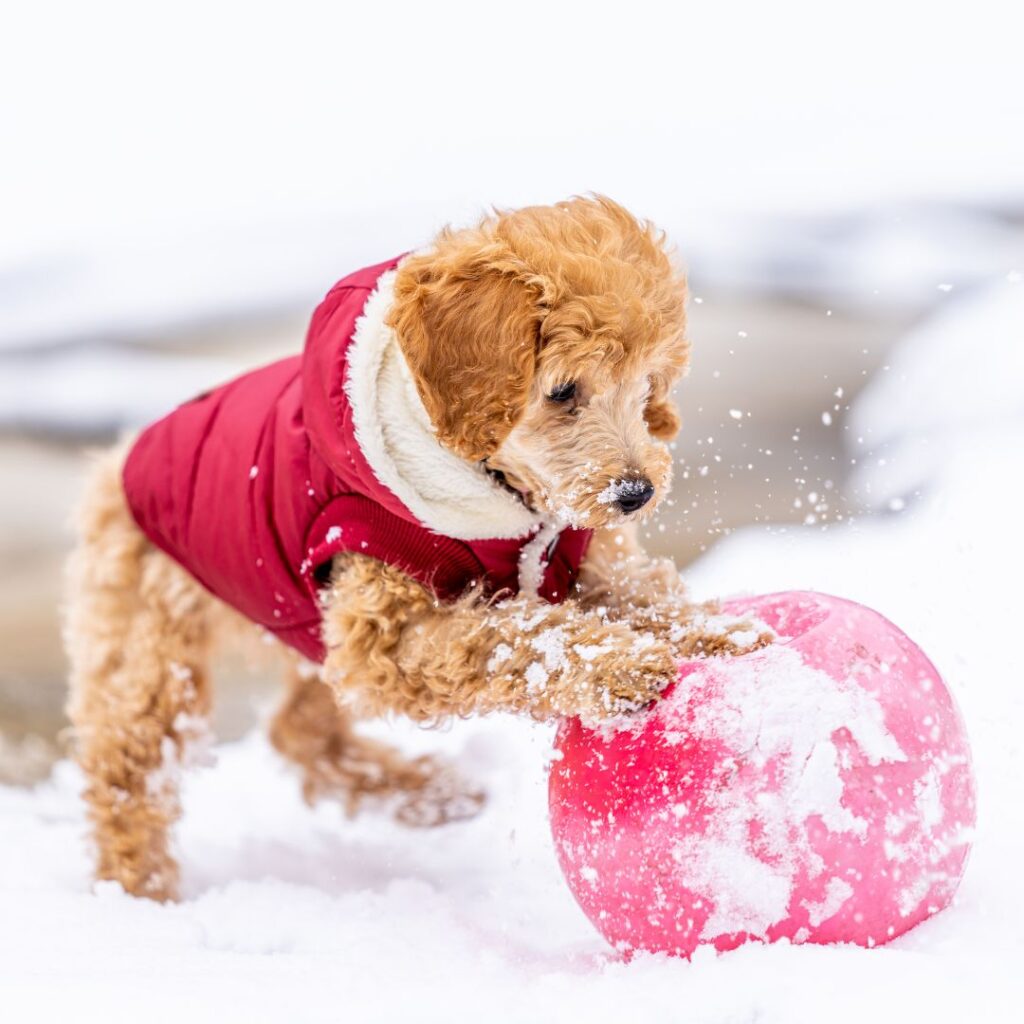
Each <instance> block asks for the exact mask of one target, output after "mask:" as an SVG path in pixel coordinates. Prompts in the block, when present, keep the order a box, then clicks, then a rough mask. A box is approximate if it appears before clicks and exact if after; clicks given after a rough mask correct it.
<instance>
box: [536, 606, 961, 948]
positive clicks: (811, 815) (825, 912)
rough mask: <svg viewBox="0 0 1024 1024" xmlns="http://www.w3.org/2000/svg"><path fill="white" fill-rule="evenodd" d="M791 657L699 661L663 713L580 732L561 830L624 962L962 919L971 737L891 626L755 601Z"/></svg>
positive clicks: (574, 731) (566, 775)
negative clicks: (646, 954) (955, 903)
mask: <svg viewBox="0 0 1024 1024" xmlns="http://www.w3.org/2000/svg"><path fill="white" fill-rule="evenodd" d="M726 611H727V612H729V613H731V614H750V615H754V616H757V617H758V618H760V619H761V620H762V621H763V622H765V623H767V624H768V625H769V626H771V627H772V628H773V629H774V630H775V631H776V633H777V634H778V639H777V640H776V642H775V643H774V644H772V645H771V646H769V647H766V648H763V649H761V650H758V651H754V652H752V653H750V654H746V655H743V656H740V657H736V658H713V659H707V660H692V661H687V662H684V663H683V664H682V665H681V666H680V670H679V678H678V680H677V681H676V682H675V683H674V684H673V686H672V687H670V689H669V690H668V691H666V693H665V696H664V698H663V699H662V700H661V701H660V702H659V703H658V704H657V705H655V706H654V707H653V708H652V709H651V710H650V711H649V712H646V713H643V714H641V715H637V716H634V717H632V718H630V719H623V720H622V722H620V723H617V724H616V725H615V726H609V725H604V726H601V727H597V728H588V727H587V726H585V725H583V724H582V723H581V722H580V721H579V720H577V719H571V720H568V721H565V722H563V723H562V725H561V727H560V729H559V731H558V737H557V740H556V750H557V753H556V760H555V762H554V764H553V767H552V770H551V778H550V789H549V802H550V811H551V828H552V833H553V835H554V840H555V849H556V851H557V854H558V859H559V862H560V864H561V866H562V871H563V872H564V873H565V877H566V879H567V881H568V883H569V887H570V888H571V889H572V892H573V894H574V895H575V897H576V900H577V901H578V902H579V904H580V906H581V907H582V908H583V910H584V912H585V913H586V914H587V916H588V917H589V918H590V920H591V921H592V922H593V923H594V925H595V926H596V927H597V929H598V930H599V931H600V932H601V934H602V935H604V936H605V938H606V939H608V941H609V942H611V943H612V944H613V945H614V946H615V947H616V948H617V949H619V950H621V951H623V952H630V951H633V950H637V949H644V950H651V951H660V952H666V953H674V954H678V955H682V956H689V955H690V954H691V953H692V952H693V951H694V950H695V949H696V948H697V947H698V946H699V945H702V944H705V943H708V944H712V945H714V946H715V947H716V948H717V949H720V950H724V949H732V948H734V947H736V946H738V945H739V944H741V943H742V942H745V941H747V940H748V939H762V940H766V941H769V942H774V941H777V940H778V939H789V940H791V941H792V942H816V943H829V942H855V943H858V944H859V945H862V946H872V945H876V944H879V943H882V942H886V941H888V940H889V939H891V938H894V937H895V936H897V935H900V934H902V933H903V932H905V931H907V930H908V929H909V928H912V927H913V926H914V925H916V924H918V923H919V922H921V921H923V920H924V919H925V918H927V917H929V916H931V915H932V914H934V913H936V912H937V911H939V910H941V909H942V908H943V907H945V906H946V905H947V904H948V903H949V902H950V900H951V899H952V898H953V894H954V892H955V891H956V888H957V885H958V884H959V881H960V877H961V875H962V874H963V870H964V865H965V862H966V860H967V854H968V851H969V849H970V841H971V834H972V830H973V827H974V780H973V777H972V773H971V759H970V750H969V747H968V744H967V736H966V734H965V731H964V724H963V720H962V719H961V717H960V714H959V712H958V710H957V708H956V705H955V704H954V702H953V699H952V697H951V695H950V693H949V691H948V690H947V689H946V687H945V685H944V684H943V682H942V679H941V678H940V676H939V674H938V672H937V671H936V670H935V667H934V665H932V663H931V662H930V661H929V660H928V658H927V657H926V656H925V655H924V653H923V652H922V651H921V650H920V648H918V647H917V646H916V645H915V644H914V643H913V642H912V641H911V640H909V639H908V638H907V637H906V636H905V635H904V634H903V633H902V632H900V630H899V629H897V628H896V627H895V626H894V625H893V624H892V623H891V622H889V621H888V620H887V619H885V618H883V617H882V616H881V615H879V614H878V613H877V612H873V611H871V610H870V609H868V608H865V607H863V606H862V605H858V604H855V603H853V602H852V601H844V600H842V599H841V598H836V597H828V596H826V595H824V594H815V593H804V592H792V593H781V594H771V595H768V596H766V597H759V598H752V599H749V600H743V601H736V602H733V603H732V604H730V605H729V606H727V608H726Z"/></svg>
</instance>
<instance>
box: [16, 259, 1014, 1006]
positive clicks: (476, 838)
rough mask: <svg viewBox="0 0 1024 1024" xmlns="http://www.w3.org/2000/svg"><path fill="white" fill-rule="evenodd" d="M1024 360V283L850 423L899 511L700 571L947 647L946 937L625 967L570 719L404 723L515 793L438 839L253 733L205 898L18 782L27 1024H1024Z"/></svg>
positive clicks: (231, 785) (76, 810)
mask: <svg viewBox="0 0 1024 1024" xmlns="http://www.w3.org/2000/svg"><path fill="white" fill-rule="evenodd" d="M1022 345H1024V285H1022V284H1021V283H1020V282H1019V278H1018V277H1017V276H1016V275H1011V277H1010V279H1009V280H1007V279H1005V278H1004V279H1000V280H999V281H997V282H996V283H994V284H993V285H992V286H991V288H990V289H989V290H988V291H987V292H985V293H981V294H979V295H977V296H976V297H974V298H973V299H969V300H967V301H964V302H962V303H960V304H959V305H958V306H953V307H951V308H950V309H949V311H948V312H947V313H945V314H944V315H943V316H942V317H941V318H939V319H937V320H936V321H934V322H933V323H931V324H926V325H925V326H924V327H922V328H919V329H918V330H917V331H916V332H915V334H914V335H913V336H911V337H910V338H908V339H907V340H906V341H905V343H904V344H903V345H902V346H901V347H900V349H899V350H898V351H897V352H896V354H895V356H894V359H893V361H892V365H891V369H890V370H889V371H888V372H887V373H885V374H883V375H882V376H881V377H880V378H879V379H878V380H876V381H875V383H874V384H873V386H872V387H871V389H869V391H868V392H866V393H865V395H864V397H863V399H862V401H861V402H860V404H859V406H858V407H857V408H855V409H854V411H853V414H852V417H851V420H850V432H851V438H850V447H851V453H853V455H854V457H856V458H857V459H858V464H859V466H860V475H859V476H858V478H857V479H858V486H859V487H861V488H863V489H864V493H865V494H870V495H871V497H873V498H874V499H875V500H876V503H877V505H878V507H879V515H878V516H876V517H869V518H865V519H862V520H861V521H859V522H858V523H853V524H847V525H845V526H842V527H836V526H832V527H831V528H829V529H827V530H819V528H818V527H816V526H813V525H808V526H806V527H804V528H800V529H796V530H793V529H790V530H788V531H783V530H780V529H778V528H775V529H771V528H766V529H757V530H749V531H747V532H745V533H742V534H739V535H736V536H734V537H732V538H731V539H729V540H728V541H725V542H723V543H722V544H720V545H719V546H718V547H717V548H716V549H714V550H713V551H712V552H711V554H710V555H708V556H707V557H706V558H705V559H704V560H703V561H702V562H700V563H699V564H698V565H697V566H696V568H695V570H694V573H693V576H692V581H693V584H694V586H695V588H696V589H697V590H698V592H700V593H702V594H706V593H723V592H736V591H768V590H774V589H782V588H789V587H793V588H796V587H800V588H804V587H814V588H818V589H821V590H826V591H832V592H835V593H839V594H843V595H845V596H848V597H852V598H855V599H859V600H862V601H864V602H865V603H867V604H870V605H873V606H874V607H876V608H878V609H879V610H881V611H883V612H884V613H886V614H888V615H889V616H890V617H891V618H893V619H895V620H896V621H897V622H898V623H899V624H900V625H902V626H903V627H904V628H905V629H906V630H907V631H908V632H909V633H910V634H911V636H913V637H915V638H916V639H917V640H918V641H919V642H920V643H921V644H922V645H923V646H924V647H925V648H926V650H928V651H929V652H930V653H931V654H932V655H933V656H934V658H935V660H936V662H937V663H938V665H939V666H940V668H941V669H942V671H943V672H944V674H945V675H946V677H947V679H948V680H949V682H950V685H951V687H952V688H953V689H954V691H955V693H956V694H957V696H958V699H959V700H960V702H961V705H962V708H963V710H964V712H965V715H966V718H967V722H968V728H969V731H970V734H971V737H972V740H973V745H974V750H975V758H976V768H977V773H978V781H979V794H980V818H979V830H978V838H977V843H976V848H975V852H974V855H973V858H972V860H971V862H970V865H969V867H968V871H967V875H966V879H965V881H964V884H963V887H962V890H961V894H960V896H959V898H958V900H957V902H956V904H955V905H954V906H953V907H952V908H951V909H949V910H948V911H946V912H944V913H943V914H941V915H939V916H938V917H937V918H936V919H934V920H932V921H931V922H928V923H927V924H926V925H924V926H922V927H921V928H919V929H917V930H916V931H915V932H912V933H910V934H909V935H907V936H906V937H904V938H902V939H900V940H897V941H896V942H894V943H893V944H892V945H891V946H889V947H885V948H880V949H875V950H871V951H867V950H863V949H859V948H811V947H807V946H802V947H788V946H776V947H765V946H748V947H746V948H743V949H740V950H738V951H736V952H734V953H730V954H726V955H722V956H715V955H714V954H711V953H707V954H702V955H699V956H697V957H696V958H695V959H694V960H693V961H692V962H690V963H686V962H681V961H674V960H669V959H663V958H658V957H649V956H641V957H638V958H637V959H636V960H635V961H634V962H632V963H630V964H628V965H627V964H623V963H620V962H617V961H616V959H615V958H614V957H613V956H611V955H610V952H609V950H608V949H607V948H606V947H605V946H604V945H603V944H602V941H601V940H600V939H599V938H598V936H597V935H596V934H595V933H594V931H593V930H592V929H591V927H590V925H589V924H588V922H587V921H586V919H585V918H584V917H583V915H582V913H581V912H580V911H579V910H578V909H577V908H576V906H575V904H574V903H573V901H572V898H571V897H570V895H569V893H568V890H567V889H566V887H565V885H564V884H563V882H562V880H561V877H560V875H559V872H558V868H557V866H556V864H555V860H554V856H553V852H552V849H551V845H550V841H549V838H548V834H547V824H546V808H545V777H544V761H545V757H546V754H547V751H548V749H549V745H550V733H549V732H548V731H547V730H546V729H543V728H539V727H535V726H530V725H527V724H525V723H522V722H518V721H511V720H503V719H494V720H490V721H483V722H480V721H477V722H467V723H460V724H459V725H458V726H457V727H455V728H453V729H451V730H450V731H447V732H443V733H417V732H415V731H413V730H411V729H408V728H404V727H401V726H396V727H395V729H394V730H393V731H394V732H396V733H398V734H399V735H400V736H401V737H402V741H403V743H404V744H405V745H406V746H408V747H410V748H416V749H438V748H443V749H445V750H447V751H448V752H450V753H451V754H452V755H453V756H455V757H456V758H457V759H458V760H459V762H460V764H461V765H462V767H463V769H464V770H465V771H466V772H467V773H469V774H472V775H473V776H475V777H477V778H479V779H481V780H482V781H484V782H485V783H486V784H487V786H488V787H489V790H490V794H491V799H490V802H489V804H488V807H487V809H486V811H485V812H484V814H483V815H482V816H481V817H480V818H478V819H477V820H476V821H474V822H471V823H467V824H461V825H456V826H451V827H448V828H446V829H440V830H436V831H427V832H409V831H406V830H403V829H401V828H400V827H398V826H396V825H393V824H392V823H391V822H390V821H389V820H388V819H386V818H384V817H381V816H374V815H366V816H363V817H361V818H359V819H358V820H356V821H354V822H347V821H345V820H343V819H342V817H341V815H340V814H339V813H338V812H337V810H336V809H335V808H333V807H330V806H323V807H320V808H318V809H316V810H315V811H311V810H309V809H308V808H306V807H305V806H304V805H303V804H302V802H301V801H300V799H299V795H298V791H297V787H296V785H295V783H294V780H293V779H292V778H291V777H290V775H289V772H288V770H287V769H286V768H285V767H284V766H283V765H282V764H280V763H279V762H278V761H277V760H276V759H275V757H274V756H273V754H272V752H271V751H270V750H269V748H268V746H267V744H266V742H265V740H264V739H263V738H262V737H260V736H252V737H250V738H249V739H247V740H245V741H243V742H241V743H238V744H234V745H230V746H224V747H221V748H220V749H219V750H218V758H217V763H216V765H215V766H214V767H212V768H208V769H205V770H201V771H198V772H197V773H196V774H194V775H193V776H192V777H191V778H190V781H189V783H188V788H187V792H186V801H185V803H186V816H185V821H184V824H183V827H182V829H181V832H180V851H181V859H182V862H183V865H184V877H185V889H186V891H185V899H184V901H183V902H182V903H181V904H179V905H177V906H171V907H158V906H153V905H150V904H147V903H144V902H139V901H135V900H132V899H129V898H128V897H126V896H125V895H124V894H123V893H121V892H120V891H119V890H117V889H116V888H114V887H112V886H109V885H101V886H94V885H92V884H91V883H90V880H89V865H88V858H87V856H86V851H85V847H84V844H83V838H82V836H83V822H82V815H81V809H80V806H79V803H78V800H77V798H76V791H77V789H78V786H79V778H78V776H77V774H76V772H75V770H74V769H73V768H72V767H71V766H70V765H68V764H66V763H64V764H61V765H59V767H58V770H57V772H56V774H55V776H54V778H53V779H52V780H51V781H50V782H48V783H46V784H44V785H42V786H40V787H39V788H38V789H36V790H35V791H26V790H20V789H0V821H2V822H3V842H2V845H0V887H2V889H3V896H2V900H0V906H2V911H0V992H2V993H3V996H2V998H3V1006H4V1011H3V1012H4V1017H5V1019H10V1020H17V1021H32V1020H47V1021H49V1020H57V1019H74V1020H83V1021H91V1020H103V1021H108V1022H109V1021H120V1020H125V1021H127V1020H133V1021H134V1020H137V1019H140V1018H141V1019H144V1020H147V1021H163V1020H180V1019H182V1018H183V1017H184V1018H186V1019H189V1020H191V1021H196V1022H199V1021H207V1020H210V1021H218V1022H221V1021H224V1020H245V1021H247V1022H259V1021H281V1020H284V1019H289V1020H297V1021H321V1020H323V1021H333V1020H353V1021H377V1020H382V1021H388V1020H396V1021H397V1020H402V1021H407V1020H417V1021H435V1020H436V1021H461V1020H471V1019H480V1020H486V1021H525V1020H531V1021H559V1022H563V1021H566V1020H587V1021H617V1022H621V1021H623V1020H651V1021H687V1022H690V1021H693V1022H700V1021H714V1022H725V1021H754V1020H757V1021H771V1022H780V1024H798V1022H801V1021H808V1022H810V1021H814V1022H818V1021H821V1020H823V1019H828V1020H830V1021H863V1020H867V1019H872V1020H881V1021H888V1020H892V1021H903V1020H908V1019H910V1020H922V1021H928V1022H929V1024H933V1022H939V1021H963V1020H967V1019H974V1018H975V1017H976V1016H978V1015H979V1014H981V1015H982V1016H983V1019H985V1020H987V1021H1002V1020H1011V1019H1014V1020H1016V1019H1019V1013H1020V1006H1021V1005H1022V1004H1024V979H1022V975H1021V972H1020V969H1019V965H1020V963H1021V960H1022V955H1024V927H1022V923H1021V922H1022V921H1024V894H1022V887H1021V883H1020V864H1021V863H1022V862H1024V802H1022V801H1021V800H1020V796H1019V786H1020V781H1021V778H1022V767H1024V765H1022V745H1021V741H1020V730H1021V728H1022V725H1024V687H1022V686H1021V673H1020V669H1019V662H1018V659H1017V658H1016V657H1015V655H1016V650H1015V646H1016V640H1017V630H1018V629H1019V621H1020V613H1021V601H1020V596H1019V590H1018V587H1019V580H1018V577H1019V573H1020V569H1021V566H1024V541H1022V539H1021V531H1020V525H1019V518H1020V500H1021V498H1022V497H1024V490H1022V485H1021V483H1020V479H1021V473H1022V471H1024V455H1022V453H1024V406H1022V400H1021V395H1022V394H1024V364H1022V363H1021V360H1020V355H1019V353H1020V351H1021V350H1022ZM927 453H931V454H930V457H929V458H923V457H922V456H923V454H927ZM380 729H381V731H388V729H387V727H385V726H381V727H380Z"/></svg>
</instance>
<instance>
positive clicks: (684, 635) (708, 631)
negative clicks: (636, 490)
mask: <svg viewBox="0 0 1024 1024" xmlns="http://www.w3.org/2000/svg"><path fill="white" fill-rule="evenodd" d="M577 588H578V591H579V597H580V601H581V602H582V603H583V604H584V606H585V607H588V608H594V609H600V610H601V612H602V613H604V614H606V615H608V616H609V617H610V618H613V619H616V620H618V621H623V622H629V623H630V624H632V625H633V626H634V627H635V628H637V629H642V630H646V631H649V632H651V633H653V634H654V635H656V636H658V637H661V638H662V639H664V640H665V641H666V642H668V643H669V644H671V646H672V649H673V651H674V652H675V653H676V656H677V657H679V658H687V657H692V656H694V655H716V654H743V653H745V652H747V651H749V650H753V649H755V648H758V647H763V646H764V645H765V644H767V643H769V642H770V641H771V634H770V632H766V631H764V629H763V628H762V627H761V625H760V624H758V623H751V622H750V621H749V620H747V619H745V618H743V617H742V616H739V617H737V616H726V615H722V614H721V609H720V607H719V605H718V604H717V603H716V602H714V601H703V602H698V603H695V602H693V601H691V600H690V598H689V596H688V595H687V592H686V585H685V583H684V582H683V580H682V577H681V576H680V574H679V570H678V569H677V568H676V566H675V563H674V562H673V561H672V560H671V559H670V558H652V557H651V556H650V555H648V554H647V553H646V552H645V551H644V549H643V547H642V546H641V545H640V542H639V539H638V537H637V529H636V526H635V524H628V525H626V526H621V527H618V528H616V529H611V530H598V531H595V533H594V536H593V538H592V540H591V543H590V546H589V547H588V549H587V556H586V558H585V559H584V562H583V565H582V566H581V567H580V578H579V582H578V584H577Z"/></svg>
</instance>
